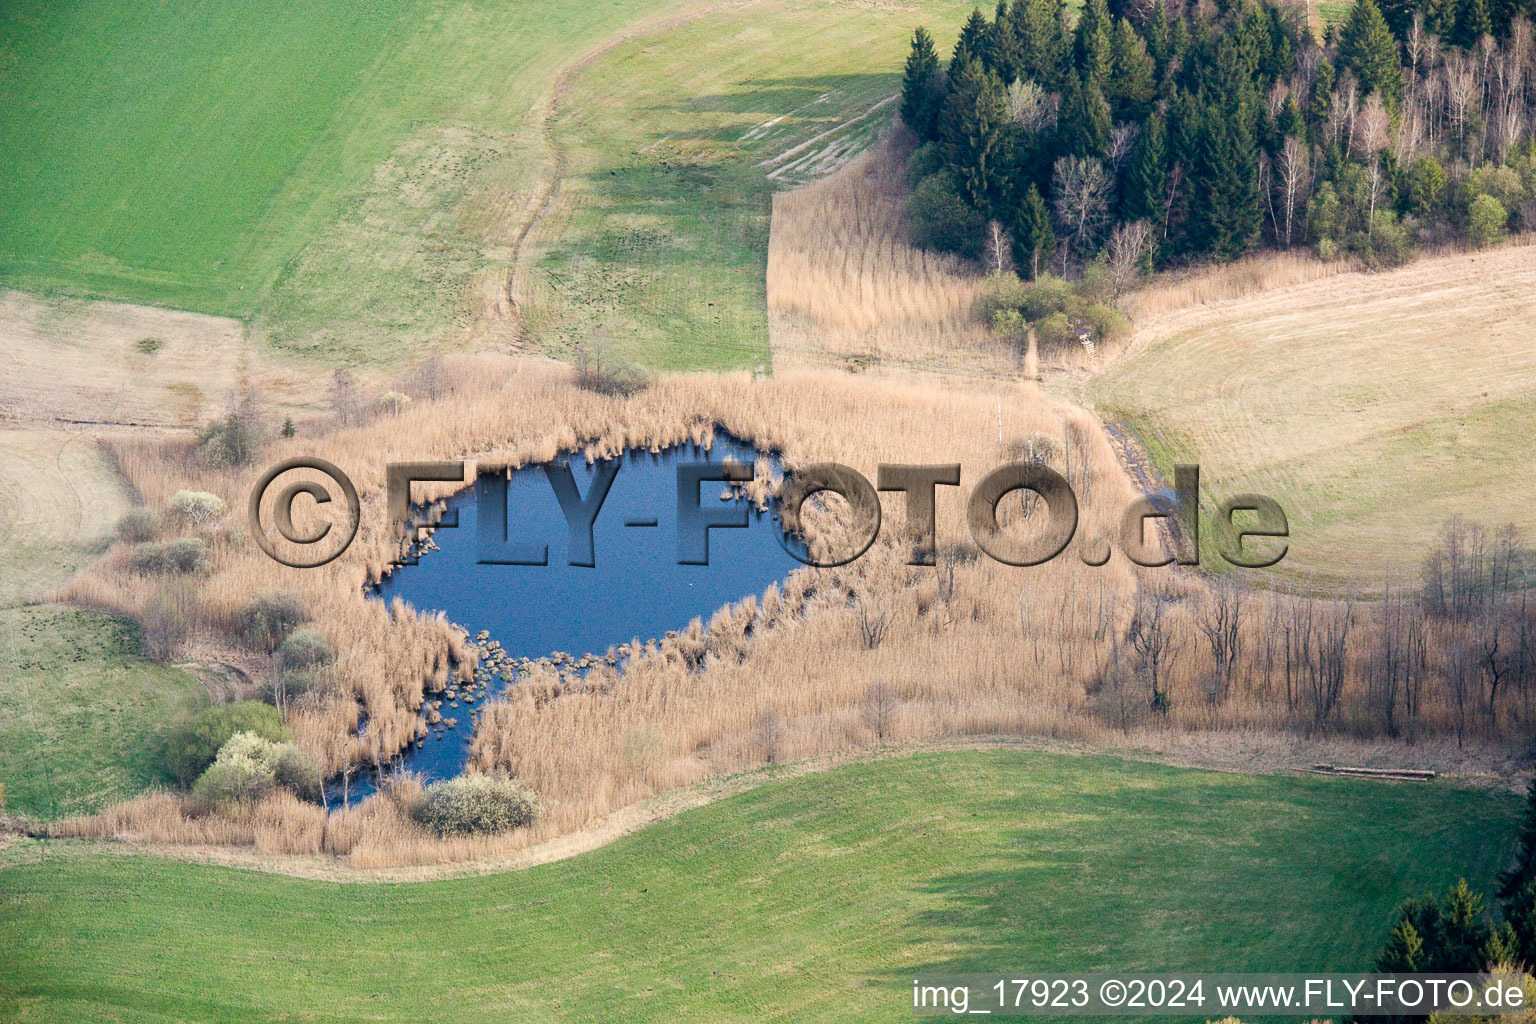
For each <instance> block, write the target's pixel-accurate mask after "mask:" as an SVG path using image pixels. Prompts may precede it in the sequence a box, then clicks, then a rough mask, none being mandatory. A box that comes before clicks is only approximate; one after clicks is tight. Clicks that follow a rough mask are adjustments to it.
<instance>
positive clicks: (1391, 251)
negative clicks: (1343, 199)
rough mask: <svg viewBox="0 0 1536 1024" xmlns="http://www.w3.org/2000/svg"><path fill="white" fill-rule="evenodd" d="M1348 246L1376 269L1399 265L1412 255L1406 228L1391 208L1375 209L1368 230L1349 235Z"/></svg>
mask: <svg viewBox="0 0 1536 1024" xmlns="http://www.w3.org/2000/svg"><path fill="white" fill-rule="evenodd" d="M1349 247H1350V249H1352V250H1353V251H1355V252H1357V253H1359V254H1360V255H1361V256H1363V257H1364V258H1365V262H1366V263H1367V264H1368V265H1369V266H1371V267H1375V268H1377V269H1385V268H1387V267H1397V266H1401V265H1402V264H1404V263H1406V262H1407V261H1408V257H1409V256H1411V255H1413V242H1412V241H1411V240H1410V239H1409V237H1408V229H1407V228H1405V227H1404V226H1403V224H1402V222H1401V221H1399V220H1398V219H1397V214H1395V213H1393V212H1392V211H1391V210H1377V211H1376V216H1375V218H1374V219H1373V220H1372V221H1371V230H1370V232H1369V233H1366V232H1364V231H1359V232H1356V233H1355V234H1353V235H1351V236H1350V239H1349Z"/></svg>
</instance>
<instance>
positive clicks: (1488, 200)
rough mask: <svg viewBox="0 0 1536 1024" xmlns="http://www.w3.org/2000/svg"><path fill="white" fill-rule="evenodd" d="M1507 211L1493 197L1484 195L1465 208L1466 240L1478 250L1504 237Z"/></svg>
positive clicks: (1507, 218) (1507, 216) (1507, 219)
mask: <svg viewBox="0 0 1536 1024" xmlns="http://www.w3.org/2000/svg"><path fill="white" fill-rule="evenodd" d="M1508 221H1509V211H1508V210H1506V209H1505V208H1504V204H1503V203H1501V202H1499V201H1498V200H1497V199H1495V198H1493V196H1490V195H1487V194H1484V195H1480V196H1478V197H1477V198H1476V199H1474V200H1472V205H1471V206H1469V207H1467V238H1468V239H1470V240H1471V242H1472V244H1473V245H1475V246H1477V247H1478V248H1482V247H1483V246H1488V245H1492V244H1493V243H1494V242H1497V241H1498V240H1499V239H1500V238H1502V237H1504V225H1505V224H1506V223H1508Z"/></svg>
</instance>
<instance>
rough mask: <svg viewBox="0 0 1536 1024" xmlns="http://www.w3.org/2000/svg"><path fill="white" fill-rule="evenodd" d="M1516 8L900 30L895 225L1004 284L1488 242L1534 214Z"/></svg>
mask: <svg viewBox="0 0 1536 1024" xmlns="http://www.w3.org/2000/svg"><path fill="white" fill-rule="evenodd" d="M1532 7H1536V0H1390V3H1389V5H1388V6H1387V7H1386V9H1385V10H1383V8H1381V7H1378V6H1377V3H1376V0H1359V2H1358V3H1357V4H1356V5H1355V6H1354V8H1353V9H1352V10H1351V12H1350V14H1349V17H1348V19H1347V20H1346V21H1345V22H1344V24H1343V25H1342V27H1341V28H1339V30H1338V31H1336V32H1332V31H1331V32H1330V33H1329V34H1328V37H1327V38H1326V39H1325V40H1324V41H1322V42H1319V41H1317V40H1316V39H1315V38H1314V37H1313V35H1312V34H1311V32H1310V31H1309V30H1308V28H1307V27H1306V25H1305V22H1304V20H1303V13H1302V12H1301V11H1300V10H1299V9H1295V8H1290V7H1285V6H1281V5H1279V4H1276V3H1270V2H1263V0H1218V2H1217V3H1214V4H1212V3H1211V2H1210V0H1200V2H1198V3H1185V2H1184V0H1150V2H1149V0H1087V3H1086V4H1085V6H1084V7H1083V10H1082V12H1081V14H1080V15H1079V16H1078V17H1077V18H1076V20H1075V22H1071V23H1069V22H1070V19H1069V17H1068V13H1067V9H1066V7H1065V6H1064V5H1063V4H1062V3H1061V2H1060V0H1011V2H1010V0H1000V2H999V3H998V5H997V9H996V13H995V16H994V17H993V18H992V19H991V20H988V18H987V17H986V16H985V15H984V14H982V12H981V11H980V10H979V9H978V10H975V11H973V12H972V13H971V16H970V18H969V20H967V21H966V23H965V25H964V26H963V27H962V29H961V31H960V35H959V39H958V40H957V42H956V43H955V48H954V51H953V53H952V55H951V57H950V59H949V61H948V63H947V65H944V64H942V63H941V62H940V59H939V56H938V52H937V50H936V49H935V46H934V41H933V37H932V36H931V35H930V34H929V33H928V32H927V31H926V30H925V29H922V28H919V29H918V30H917V31H916V32H915V33H914V34H913V38H912V43H911V50H910V53H909V55H908V57H907V62H906V69H905V73H904V75H903V81H902V93H901V116H902V120H903V121H904V122H905V123H906V125H907V126H908V127H909V128H910V129H911V130H912V132H913V133H914V134H915V135H916V137H917V142H918V145H917V147H916V148H915V150H914V151H913V152H912V154H911V156H910V158H909V161H908V175H909V178H910V181H911V183H912V194H911V197H910V200H909V207H908V208H909V213H910V219H911V230H912V235H913V239H914V241H915V242H916V243H918V244H920V245H925V246H929V247H933V248H937V249H941V250H946V251H952V252H958V253H960V254H962V255H965V256H968V257H972V258H976V257H979V256H981V255H982V253H983V250H984V249H985V250H986V254H987V258H988V262H989V263H997V262H1000V259H1001V257H1002V256H1003V255H1004V254H1005V253H1006V255H1008V256H1011V261H1012V263H1013V264H1014V265H1015V266H1016V267H1017V268H1018V270H1019V271H1020V273H1021V274H1023V275H1024V276H1026V277H1036V276H1038V275H1040V274H1041V273H1043V272H1046V271H1047V270H1049V271H1051V272H1053V273H1056V274H1061V275H1067V274H1075V273H1077V272H1079V271H1080V270H1081V269H1082V268H1083V267H1085V266H1089V265H1091V264H1093V263H1094V262H1095V261H1103V262H1113V263H1114V264H1115V265H1116V266H1118V267H1122V268H1124V267H1131V266H1134V267H1140V268H1141V269H1142V270H1143V271H1146V270H1150V269H1152V268H1153V267H1155V266H1160V265H1164V264H1168V263H1188V262H1194V261H1200V260H1211V259H1215V260H1222V259H1230V258H1233V257H1236V256H1239V255H1241V254H1242V253H1245V252H1248V251H1250V250H1253V249H1255V248H1256V247H1259V246H1271V247H1275V248H1290V247H1293V246H1301V245H1312V246H1315V247H1316V249H1317V251H1318V253H1319V254H1320V255H1322V256H1323V257H1325V258H1334V257H1336V256H1338V255H1340V254H1344V253H1350V254H1354V255H1355V256H1357V257H1359V258H1361V259H1363V260H1364V261H1365V262H1367V263H1369V264H1371V265H1391V264H1395V263H1398V262H1401V261H1402V260H1403V259H1405V258H1406V257H1407V256H1408V255H1409V253H1410V252H1411V251H1412V250H1413V249H1414V248H1415V247H1416V246H1419V245H1424V244H1436V243H1443V242H1448V241H1453V240H1464V241H1467V242H1470V243H1472V244H1476V245H1485V244H1489V243H1491V242H1493V241H1495V240H1497V239H1498V238H1499V237H1501V236H1502V235H1503V234H1505V233H1506V232H1507V231H1510V230H1523V229H1525V228H1526V227H1528V226H1530V225H1533V224H1536V141H1533V139H1532V136H1531V128H1530V126H1531V121H1532V118H1531V115H1532V109H1533V104H1536V86H1533V80H1536V76H1533V75H1532V74H1531V73H1530V72H1531V70H1532V65H1533V62H1536V56H1533V53H1536V48H1533V45H1532V41H1533V34H1532V25H1531V20H1530V15H1531V10H1530V8H1532ZM994 269H996V267H994Z"/></svg>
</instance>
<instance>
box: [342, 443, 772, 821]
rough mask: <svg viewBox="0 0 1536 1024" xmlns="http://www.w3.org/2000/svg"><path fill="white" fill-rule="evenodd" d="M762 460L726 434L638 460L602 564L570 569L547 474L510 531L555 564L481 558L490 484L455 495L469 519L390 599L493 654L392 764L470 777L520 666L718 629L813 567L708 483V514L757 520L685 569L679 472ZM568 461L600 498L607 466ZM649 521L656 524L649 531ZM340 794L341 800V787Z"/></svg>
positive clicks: (766, 516)
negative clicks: (717, 615) (477, 729)
mask: <svg viewBox="0 0 1536 1024" xmlns="http://www.w3.org/2000/svg"><path fill="white" fill-rule="evenodd" d="M757 457H758V452H757V451H756V450H755V449H754V448H753V447H751V446H750V445H748V444H745V443H743V442H741V441H739V440H737V439H734V438H729V437H727V436H725V435H722V434H716V436H715V441H714V444H713V446H712V447H711V448H709V449H708V450H706V449H704V448H702V447H698V446H694V445H682V446H678V447H674V448H668V449H664V450H663V451H661V452H659V453H654V454H653V453H652V452H649V451H645V450H631V451H629V452H627V453H626V454H625V455H623V456H622V458H621V459H620V460H618V461H619V462H620V465H619V468H618V471H617V473H616V475H615V476H614V477H613V483H612V485H611V487H610V489H609V491H608V497H607V499H606V501H604V503H603V505H602V510H601V512H600V513H599V514H598V516H597V520H596V522H595V524H594V526H593V531H592V535H593V548H592V555H593V559H592V560H593V562H594V563H595V565H594V566H593V567H586V566H580V565H571V564H569V547H570V540H569V533H570V531H569V528H568V527H567V525H566V520H565V516H564V515H563V513H562V512H561V510H560V504H559V502H558V500H557V499H556V497H555V493H554V490H553V488H552V487H551V484H550V481H549V479H548V478H547V476H546V474H545V472H544V470H543V468H542V467H540V466H527V467H524V468H522V469H520V470H516V471H514V472H513V473H512V474H511V478H510V480H509V481H508V483H507V511H508V514H507V522H508V527H507V531H506V536H507V539H508V540H509V541H513V542H527V541H532V542H534V543H535V544H547V545H548V564H547V565H495V564H480V563H479V562H478V558H479V557H480V544H479V543H478V539H477V531H478V529H479V523H478V522H477V520H476V514H477V511H478V509H477V502H476V489H475V488H469V489H467V490H465V491H463V492H461V493H460V494H458V495H456V496H455V497H454V498H452V499H451V500H450V501H449V502H448V511H449V513H450V514H453V513H456V514H457V515H458V525H457V526H456V527H440V528H438V529H437V530H436V531H435V532H434V533H433V534H432V538H431V539H432V544H431V545H430V546H429V550H427V551H426V552H425V553H424V554H422V555H421V557H420V559H419V560H418V561H417V563H416V564H414V565H412V564H407V565H403V566H400V567H399V568H397V569H396V570H395V571H394V573H393V574H391V575H390V576H389V577H388V578H386V579H385V580H384V582H383V583H382V584H381V585H380V586H379V588H378V593H377V597H378V598H380V599H382V600H384V601H386V602H389V601H393V600H394V599H395V598H397V597H398V598H400V599H402V600H403V601H405V602H406V603H407V604H409V605H411V606H412V607H414V608H416V609H417V610H418V611H422V612H435V611H441V612H443V613H444V614H446V615H447V617H448V619H449V620H450V621H452V622H454V623H456V624H458V625H460V626H462V627H463V628H464V629H466V630H468V631H469V634H470V638H471V640H472V641H478V649H480V650H481V651H482V654H484V652H487V651H489V652H490V656H489V657H485V656H483V657H482V661H481V669H480V672H479V674H478V677H477V679H476V681H475V683H473V684H470V685H468V686H458V687H455V688H454V689H452V690H449V691H447V692H437V693H429V694H428V704H427V705H426V707H425V708H424V714H425V716H426V718H427V721H428V722H429V723H431V724H430V725H429V729H430V732H429V733H428V735H427V736H426V737H425V738H424V739H423V740H421V741H420V742H418V743H416V744H413V745H412V746H410V747H408V748H407V750H406V751H405V752H404V753H403V755H402V756H401V757H400V758H399V759H398V760H397V761H396V762H395V763H394V765H392V766H391V767H392V768H395V767H398V768H404V769H407V770H410V771H413V772H416V773H418V774H419V775H420V776H421V777H422V778H423V779H424V780H428V781H431V780H436V779H446V778H451V777H453V776H455V775H458V774H459V773H460V772H462V771H463V769H464V765H465V763H466V761H467V760H468V757H469V747H470V740H471V738H472V736H473V734H474V724H475V719H476V718H477V716H478V711H479V709H480V708H481V707H483V706H484V704H485V702H486V701H487V700H489V699H493V698H494V697H495V696H496V695H497V694H498V693H500V692H501V690H502V689H503V688H504V687H506V686H509V685H516V680H517V667H518V664H519V659H524V658H527V659H535V660H537V659H540V658H545V657H548V656H550V655H554V654H555V653H556V652H560V654H561V655H564V656H565V658H564V659H563V660H564V666H563V667H564V668H566V669H567V670H569V669H570V668H571V667H572V664H573V662H574V663H575V664H578V665H579V664H580V663H581V661H582V660H583V657H584V656H586V655H594V656H596V657H597V658H598V659H602V658H604V657H605V656H606V655H607V653H608V652H609V650H610V648H613V647H615V646H617V645H620V644H624V643H627V642H629V641H632V640H635V639H639V640H640V641H641V643H644V642H645V641H646V640H650V639H659V638H660V637H662V636H664V635H665V634H666V632H667V631H668V630H676V629H683V628H686V627H687V625H688V623H689V622H690V621H691V620H692V619H694V618H695V617H701V618H703V619H704V620H705V621H706V622H708V620H709V617H710V616H711V615H712V614H713V613H714V612H715V611H716V610H717V609H719V608H721V607H724V606H725V605H728V604H731V603H733V602H736V601H739V600H741V599H742V598H744V597H747V596H748V595H751V594H760V593H762V592H763V591H764V590H766V589H767V588H768V585H769V584H771V583H773V582H775V581H780V580H783V579H784V578H785V577H786V576H788V575H789V573H790V571H791V570H793V569H795V568H796V567H797V566H798V565H799V563H798V562H796V561H795V560H794V559H793V558H792V557H791V556H790V555H789V554H788V553H787V552H786V551H785V550H784V548H783V547H782V546H781V544H780V542H779V526H778V523H777V522H776V521H775V520H774V519H773V517H772V515H771V512H770V513H761V512H758V511H757V510H756V508H755V507H753V506H752V504H751V503H750V502H749V501H748V500H747V499H745V498H744V497H734V498H731V499H730V500H728V501H727V500H722V495H723V494H725V493H726V491H727V487H728V485H727V484H724V483H721V482H718V481H707V482H704V483H702V484H700V485H699V490H700V499H699V504H700V506H702V509H703V511H704V512H705V513H706V514H711V515H713V514H719V513H721V512H722V511H725V510H741V511H744V512H745V518H746V522H747V525H746V526H745V527H744V528H729V529H722V528H715V529H711V530H709V531H708V537H709V564H708V565H679V564H678V531H677V519H678V481H677V467H678V466H679V465H680V464H683V463H690V462H706V461H707V462H711V463H723V462H724V461H725V460H726V459H727V458H730V459H733V460H735V461H737V462H741V463H745V464H746V465H747V466H751V465H753V463H754V461H755V460H756V458H757ZM561 461H562V462H565V463H566V464H568V465H569V466H570V468H571V471H572V474H573V476H574V479H575V482H576V485H577V487H578V488H579V490H580V493H581V496H582V497H583V498H585V497H586V496H588V495H589V494H590V493H591V491H590V488H591V487H592V484H593V480H594V478H595V477H597V475H598V473H599V470H600V469H601V468H602V464H595V465H588V464H587V462H586V460H585V459H584V458H582V457H581V456H579V455H577V456H572V457H570V458H568V459H562V460H561ZM776 467H777V463H776V462H775V468H776ZM737 514H740V512H738V513H737ZM646 523H653V524H654V525H641V524H646ZM434 703H436V704H438V706H437V707H434V706H433V705H434ZM434 711H435V712H436V714H435V715H434V714H433V712H434ZM434 718H440V719H441V720H440V721H434V720H433V719H434ZM450 720H451V721H452V722H453V724H452V725H451V726H450V725H449V724H448V723H449V721H450ZM376 783H377V779H375V778H374V777H373V774H372V773H371V772H363V773H361V774H360V775H359V776H355V777H354V778H352V779H351V781H350V784H349V786H348V791H347V799H348V800H349V801H350V802H355V801H356V800H358V799H361V798H362V797H364V796H367V795H369V794H370V793H372V792H373V790H374V788H375V786H376ZM329 788H330V789H331V790H332V792H333V793H334V795H335V797H336V798H337V799H339V798H340V797H341V795H342V791H341V786H340V785H339V783H337V782H333V784H332V785H331V786H330V787H329Z"/></svg>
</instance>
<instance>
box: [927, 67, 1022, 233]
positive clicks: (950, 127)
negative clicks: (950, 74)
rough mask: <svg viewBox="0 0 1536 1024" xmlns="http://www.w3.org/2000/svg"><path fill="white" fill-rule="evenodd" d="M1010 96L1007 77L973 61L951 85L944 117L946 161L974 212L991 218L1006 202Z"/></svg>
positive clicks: (943, 132) (962, 194) (961, 192)
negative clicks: (1006, 83)
mask: <svg viewBox="0 0 1536 1024" xmlns="http://www.w3.org/2000/svg"><path fill="white" fill-rule="evenodd" d="M1009 128H1010V122H1009V119H1008V94H1007V92H1006V90H1004V89H1003V83H1002V81H1001V80H1000V79H999V78H998V77H997V75H995V74H993V73H992V72H991V71H988V70H987V69H986V68H984V67H982V65H981V62H980V61H976V60H973V61H971V62H970V63H968V64H966V65H965V66H964V67H963V68H962V69H961V71H960V76H959V78H958V79H956V80H955V81H954V82H953V83H952V85H951V88H950V92H949V97H948V99H947V100H946V101H945V105H944V114H943V117H942V118H941V127H940V132H941V135H942V138H943V141H944V143H945V151H946V162H947V164H948V167H949V169H950V171H951V172H952V173H953V174H954V176H955V179H956V180H957V181H958V182H959V184H960V194H961V196H962V197H964V199H965V200H966V202H967V203H969V204H970V206H971V208H972V209H973V210H976V211H977V212H978V213H981V214H984V215H986V216H989V217H990V216H992V215H993V214H992V211H993V210H995V209H998V208H1000V206H1001V204H1002V203H1003V202H1004V201H1005V198H1006V194H1007V191H1008V189H1007V183H1008V168H1009V165H1010V154H1009V153H1008V135H1009Z"/></svg>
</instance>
